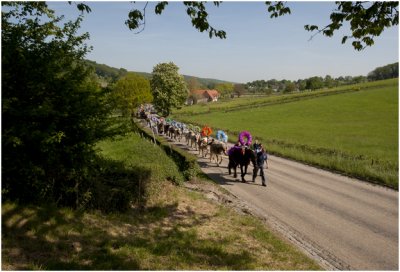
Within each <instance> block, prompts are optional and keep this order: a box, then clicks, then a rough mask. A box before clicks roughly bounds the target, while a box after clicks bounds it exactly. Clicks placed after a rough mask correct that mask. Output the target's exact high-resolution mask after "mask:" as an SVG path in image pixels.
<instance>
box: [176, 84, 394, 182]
mask: <svg viewBox="0 0 400 272" xmlns="http://www.w3.org/2000/svg"><path fill="white" fill-rule="evenodd" d="M320 93H321V92H320ZM311 94H312V93H311ZM317 95H318V96H317V97H314V98H312V99H309V98H310V97H306V98H304V97H300V98H299V95H293V97H294V96H297V97H296V99H294V98H292V99H291V98H290V97H289V96H285V98H284V99H286V100H291V102H287V103H279V102H278V103H275V104H269V105H264V106H259V107H252V108H251V107H249V106H248V105H249V104H252V103H251V100H250V99H249V98H246V101H242V103H241V104H240V105H241V106H237V105H238V104H236V106H232V105H233V103H231V102H227V103H226V105H225V106H223V103H221V104H220V106H219V107H220V108H219V109H220V110H216V109H215V110H214V109H211V107H210V110H209V113H207V114H192V115H190V116H189V115H186V114H181V115H180V114H179V112H177V113H175V115H174V117H175V118H176V119H178V120H181V121H183V122H187V123H195V124H198V125H200V126H201V125H205V124H207V125H209V126H211V127H212V128H213V129H214V131H216V129H223V130H225V131H227V132H228V133H229V136H230V140H232V141H236V139H237V136H238V133H239V132H240V131H243V130H248V131H250V132H251V134H252V135H253V137H255V138H258V139H260V140H261V141H262V142H263V143H265V144H266V147H267V149H268V151H269V153H273V154H277V155H281V156H284V157H288V158H292V159H295V160H299V161H303V162H306V163H310V164H313V165H317V166H320V167H323V168H327V169H331V170H335V171H339V172H342V173H345V174H348V175H350V176H354V177H359V178H362V179H366V180H370V181H373V182H378V183H380V184H384V185H386V186H389V187H392V188H398V80H397V79H396V80H386V81H378V82H374V83H368V84H360V85H354V86H353V87H351V90H349V91H344V92H338V93H336V94H334V95H323V96H319V94H317ZM264 99H267V98H264ZM274 99H277V100H279V98H277V97H274ZM281 99H283V98H281ZM257 101H258V99H256V98H254V104H255V105H256V104H257V103H259V101H258V102H257ZM236 103H239V102H236ZM203 107H204V106H203ZM235 107H236V110H230V111H225V110H222V109H228V108H231V109H233V108H235ZM188 108H190V107H188ZM199 108H201V106H200V107H199Z"/></svg>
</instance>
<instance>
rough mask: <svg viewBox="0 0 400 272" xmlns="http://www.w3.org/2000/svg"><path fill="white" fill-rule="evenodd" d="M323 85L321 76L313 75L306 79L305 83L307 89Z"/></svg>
mask: <svg viewBox="0 0 400 272" xmlns="http://www.w3.org/2000/svg"><path fill="white" fill-rule="evenodd" d="M323 87H324V81H323V79H322V77H317V76H315V77H310V78H309V79H307V85H306V88H307V89H311V90H316V89H321V88H323Z"/></svg>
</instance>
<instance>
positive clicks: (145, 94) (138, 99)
mask: <svg viewBox="0 0 400 272" xmlns="http://www.w3.org/2000/svg"><path fill="white" fill-rule="evenodd" d="M113 90H114V95H115V98H116V100H117V108H118V109H120V110H121V112H122V113H123V114H124V115H125V116H131V115H132V114H133V113H134V112H135V111H136V109H137V107H138V106H139V105H140V104H142V103H148V102H151V101H152V100H153V96H152V94H151V91H150V82H149V80H147V79H146V78H144V77H142V76H140V75H137V74H135V73H128V74H127V75H126V76H124V77H122V78H120V79H119V80H118V81H117V83H116V84H115V86H114V87H113Z"/></svg>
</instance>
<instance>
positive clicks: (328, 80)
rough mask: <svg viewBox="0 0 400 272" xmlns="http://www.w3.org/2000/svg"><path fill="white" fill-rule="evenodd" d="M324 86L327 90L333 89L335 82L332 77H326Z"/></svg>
mask: <svg viewBox="0 0 400 272" xmlns="http://www.w3.org/2000/svg"><path fill="white" fill-rule="evenodd" d="M324 85H325V87H327V88H332V87H334V86H335V80H334V79H333V78H332V77H331V76H330V75H326V76H325V78H324Z"/></svg>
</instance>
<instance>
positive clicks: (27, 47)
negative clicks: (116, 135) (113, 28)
mask: <svg viewBox="0 0 400 272" xmlns="http://www.w3.org/2000/svg"><path fill="white" fill-rule="evenodd" d="M2 7H3V9H2V31H1V41H2V43H1V46H2V81H3V85H2V196H3V197H4V198H10V199H18V200H19V201H26V202H30V201H37V200H43V199H47V200H53V201H57V202H62V203H65V204H72V205H75V204H77V203H78V202H79V198H80V195H79V192H80V191H81V189H82V188H84V187H85V186H86V183H85V181H86V178H87V176H88V172H89V170H90V168H91V167H90V161H91V160H92V158H93V154H94V151H93V146H94V144H95V142H97V141H98V139H100V138H101V137H103V136H106V135H107V133H106V130H107V127H108V126H107V125H108V123H107V114H108V112H109V111H108V109H107V108H106V105H107V103H106V101H105V98H104V97H105V96H104V93H103V91H102V90H101V89H100V88H99V86H98V85H97V84H96V83H95V82H93V81H92V80H91V77H90V75H91V74H92V73H91V71H90V70H88V68H87V65H86V64H85V62H84V60H83V58H84V56H85V54H86V53H87V52H88V51H89V48H88V47H87V46H86V44H85V43H84V42H85V40H86V39H87V38H88V34H82V35H80V36H79V35H77V31H78V29H79V25H80V22H81V20H82V18H81V17H79V18H78V19H77V20H76V21H71V22H67V23H65V24H63V25H62V17H57V16H56V15H55V14H54V11H52V10H50V9H49V8H48V7H47V5H46V3H45V2H2ZM60 25H61V26H60Z"/></svg>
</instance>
